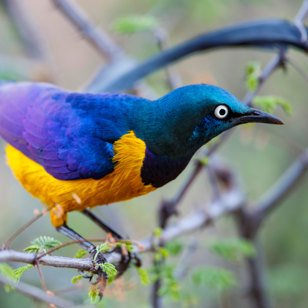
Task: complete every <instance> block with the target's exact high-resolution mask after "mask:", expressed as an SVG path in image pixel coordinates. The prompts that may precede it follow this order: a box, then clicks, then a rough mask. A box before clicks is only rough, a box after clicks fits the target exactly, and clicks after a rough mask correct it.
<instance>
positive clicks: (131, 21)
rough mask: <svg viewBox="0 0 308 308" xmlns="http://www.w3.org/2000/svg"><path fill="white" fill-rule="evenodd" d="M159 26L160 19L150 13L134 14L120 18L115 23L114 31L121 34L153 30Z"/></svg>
mask: <svg viewBox="0 0 308 308" xmlns="http://www.w3.org/2000/svg"><path fill="white" fill-rule="evenodd" d="M157 27H158V20H157V19H156V18H155V17H153V16H149V15H132V16H125V17H122V18H119V19H117V20H116V21H115V23H114V25H113V29H114V31H116V32H118V33H120V34H132V33H136V32H140V31H148V30H153V29H155V28H157Z"/></svg>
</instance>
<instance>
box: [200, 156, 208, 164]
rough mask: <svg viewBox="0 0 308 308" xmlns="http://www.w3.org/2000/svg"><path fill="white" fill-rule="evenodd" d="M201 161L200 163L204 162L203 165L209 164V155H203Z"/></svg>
mask: <svg viewBox="0 0 308 308" xmlns="http://www.w3.org/2000/svg"><path fill="white" fill-rule="evenodd" d="M199 161H200V163H201V164H202V165H204V166H206V165H208V164H209V161H210V160H209V157H207V156H203V157H201V158H200V159H199Z"/></svg>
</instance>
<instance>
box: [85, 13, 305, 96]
mask: <svg viewBox="0 0 308 308" xmlns="http://www.w3.org/2000/svg"><path fill="white" fill-rule="evenodd" d="M305 31H307V29H305ZM286 46H293V47H296V48H298V49H300V50H303V51H307V49H308V46H307V42H306V41H305V42H303V41H302V33H301V31H300V30H299V28H298V26H297V25H295V24H293V23H291V22H288V21H283V20H279V19H271V20H261V21H255V22H247V23H241V24H237V25H233V26H229V27H225V28H222V29H220V30H216V31H212V32H208V33H204V34H202V35H200V36H198V37H196V38H193V39H190V40H187V41H185V42H184V43H182V44H179V45H177V46H175V47H173V48H170V49H168V50H165V51H164V52H161V53H159V54H158V55H156V56H153V57H151V58H149V59H148V60H145V61H143V62H142V63H140V64H139V65H137V66H135V67H133V68H132V69H128V70H127V71H126V72H124V73H121V74H119V75H118V76H112V78H111V79H108V80H104V81H102V80H97V79H96V80H94V81H93V82H92V84H91V85H90V86H89V89H90V90H91V91H92V92H105V91H109V92H117V91H121V90H125V89H129V88H131V87H132V86H133V85H134V84H135V83H136V82H137V81H138V80H140V79H141V78H144V77H145V76H147V75H149V74H151V73H153V72H154V71H156V70H158V69H160V68H162V67H164V66H166V65H169V64H171V63H173V62H175V61H177V60H179V59H181V58H184V57H186V56H188V55H190V54H192V53H195V52H200V51H208V50H212V49H214V48H225V47H258V48H267V49H268V48H271V49H277V47H279V48H280V49H284V48H286Z"/></svg>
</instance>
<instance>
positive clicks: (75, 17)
mask: <svg viewBox="0 0 308 308" xmlns="http://www.w3.org/2000/svg"><path fill="white" fill-rule="evenodd" d="M52 2H53V3H54V4H55V6H56V7H57V8H58V9H59V10H60V11H61V12H62V13H63V15H64V16H66V17H67V18H68V19H69V20H70V21H71V22H72V24H73V25H74V26H75V27H76V28H77V29H78V30H79V31H81V32H82V33H83V36H84V37H85V39H86V40H87V41H88V42H90V43H91V44H92V46H94V47H95V48H96V49H97V50H98V51H99V52H100V53H101V54H103V55H104V56H106V57H107V58H108V60H109V61H116V60H117V59H119V58H122V57H123V55H124V54H123V51H122V49H121V48H120V47H119V46H118V45H117V44H116V43H115V42H114V41H113V40H112V39H111V38H110V37H109V36H108V35H107V33H105V32H104V31H103V30H102V29H100V28H97V27H96V26H95V25H94V24H93V23H92V22H91V20H90V19H89V17H88V16H87V15H86V14H85V13H84V11H83V10H82V9H81V8H80V7H79V6H78V5H77V4H76V3H75V2H73V1H71V0H52Z"/></svg>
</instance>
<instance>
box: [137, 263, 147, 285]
mask: <svg viewBox="0 0 308 308" xmlns="http://www.w3.org/2000/svg"><path fill="white" fill-rule="evenodd" d="M137 271H138V274H139V278H140V281H141V284H142V285H143V286H146V285H148V284H149V283H150V277H149V274H148V271H147V270H146V269H144V268H141V267H139V268H137Z"/></svg>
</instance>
